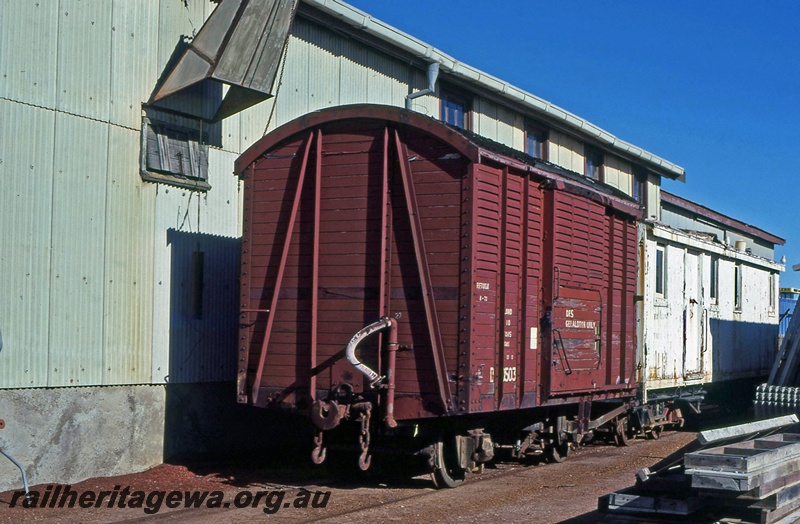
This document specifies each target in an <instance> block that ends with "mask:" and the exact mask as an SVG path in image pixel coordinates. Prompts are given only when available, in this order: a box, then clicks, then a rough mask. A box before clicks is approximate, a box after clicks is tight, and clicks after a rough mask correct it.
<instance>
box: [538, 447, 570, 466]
mask: <svg viewBox="0 0 800 524" xmlns="http://www.w3.org/2000/svg"><path fill="white" fill-rule="evenodd" d="M567 455H569V442H562V443H561V444H556V443H555V442H553V443H552V444H547V445H546V446H545V447H544V456H545V458H547V461H548V462H556V463H560V462H564V461H565V460H567Z"/></svg>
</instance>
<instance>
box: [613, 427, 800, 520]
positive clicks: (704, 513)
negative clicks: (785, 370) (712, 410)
mask: <svg viewBox="0 0 800 524" xmlns="http://www.w3.org/2000/svg"><path fill="white" fill-rule="evenodd" d="M797 422H798V418H797V417H796V416H794V415H792V416H788V417H779V418H776V419H772V420H769V421H758V422H755V423H751V424H743V425H741V426H732V427H730V428H722V429H720V430H714V431H711V432H702V433H700V434H698V438H697V440H696V441H694V442H692V443H690V444H689V445H688V446H686V447H685V448H684V449H683V450H680V451H679V452H677V453H676V454H674V455H672V456H671V457H668V458H667V459H665V460H664V461H662V462H661V463H659V464H658V465H656V466H654V469H655V472H651V471H650V470H649V469H647V468H645V469H644V470H642V471H640V472H639V473H638V474H637V480H638V482H637V484H636V485H635V486H632V487H630V488H626V489H624V490H621V491H617V492H614V493H610V494H608V495H605V496H603V497H600V500H599V503H598V509H599V510H600V511H601V512H602V513H605V514H606V516H605V519H604V520H603V521H602V522H604V523H619V524H621V523H625V524H633V523H639V524H641V523H662V522H690V523H691V522H697V523H700V522H703V523H707V522H738V523H758V524H777V523H780V524H788V523H789V522H795V521H800V434H796V433H785V432H782V433H776V434H771V435H770V434H769V433H772V432H775V431H783V430H785V429H787V428H789V427H791V426H792V425H796V424H797ZM770 428H771V429H770Z"/></svg>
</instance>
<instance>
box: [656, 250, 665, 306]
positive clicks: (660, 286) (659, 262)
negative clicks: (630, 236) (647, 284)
mask: <svg viewBox="0 0 800 524" xmlns="http://www.w3.org/2000/svg"><path fill="white" fill-rule="evenodd" d="M665 255H666V247H665V246H662V245H658V246H656V295H657V296H659V297H663V296H664V295H665V294H666V288H667V260H666V256H665Z"/></svg>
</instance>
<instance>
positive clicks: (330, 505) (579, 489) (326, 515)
mask: <svg viewBox="0 0 800 524" xmlns="http://www.w3.org/2000/svg"><path fill="white" fill-rule="evenodd" d="M694 437H695V433H692V432H667V433H665V434H664V436H663V437H662V438H661V439H659V440H655V441H654V440H642V439H636V440H633V441H631V442H630V445H629V446H628V447H621V448H620V447H615V446H609V445H599V444H598V445H588V446H584V447H582V448H580V449H578V450H575V451H574V452H573V453H571V455H570V457H569V458H568V459H567V460H566V461H565V462H564V463H561V464H541V465H529V466H523V465H520V464H514V463H501V464H499V465H497V466H495V467H491V468H486V470H485V471H484V473H483V474H480V475H471V476H470V477H469V479H468V481H467V482H466V483H464V484H463V485H462V486H461V487H459V488H457V489H452V490H436V489H434V488H433V484H432V482H431V481H430V479H429V477H427V476H422V477H416V478H414V479H407V480H401V481H387V480H381V479H378V480H371V479H352V478H351V479H341V478H340V479H335V478H333V477H330V476H327V474H326V473H325V471H324V470H319V469H310V468H306V467H284V468H274V467H273V468H265V467H256V466H254V465H252V464H247V463H239V464H233V465H225V466H222V467H216V468H211V467H207V466H206V467H191V468H189V467H186V466H178V465H166V464H165V465H162V466H158V467H156V468H153V469H151V470H149V471H145V472H142V473H137V474H133V475H124V476H119V477H108V478H96V479H89V480H87V481H84V482H82V483H80V484H75V485H73V486H72V490H74V491H76V492H77V493H78V494H81V493H83V492H88V491H91V492H94V493H98V492H101V491H107V492H109V493H108V494H107V495H106V496H105V498H104V499H103V501H102V502H101V504H100V506H101V507H90V508H80V507H74V508H71V509H70V508H49V507H48V508H35V509H34V508H22V507H19V503H21V499H19V498H18V499H17V502H18V504H17V507H10V504H11V502H12V500H13V498H14V494H13V492H6V493H0V523H6V522H8V523H12V522H14V523H16V522H47V523H56V522H86V523H100V522H142V523H146V522H156V521H158V522H159V524H160V523H161V522H169V523H194V522H208V521H211V522H257V521H264V520H268V521H269V522H276V523H283V522H330V523H342V522H366V521H369V522H393V521H397V522H406V521H412V520H418V521H419V520H424V521H427V522H475V521H479V520H487V519H489V520H491V521H507V522H522V521H527V522H536V523H547V522H568V523H570V524H581V523H589V522H597V519H598V518H599V517H598V515H597V514H596V513H595V511H594V510H595V509H596V507H597V498H598V497H599V496H600V495H603V494H606V493H609V492H611V491H614V490H617V489H621V488H624V487H626V486H630V485H631V484H633V482H634V474H635V472H636V471H638V470H639V469H641V468H643V467H646V466H649V465H651V464H653V463H655V462H657V461H658V460H660V459H661V458H663V457H665V456H667V455H669V454H671V453H672V452H673V451H675V450H677V449H679V448H681V447H683V446H684V445H685V444H686V443H688V442H690V441H692V440H693V439H694ZM324 477H327V478H324ZM126 488H129V489H128V491H127V492H126V491H125V489H126ZM32 489H34V490H36V491H38V492H39V493H40V502H41V501H42V500H44V496H45V494H46V493H47V492H48V487H47V486H34V487H32ZM53 489H55V488H50V492H51V493H52V491H53ZM62 490H63V488H62ZM137 491H140V492H143V494H144V495H145V498H144V500H143V501H142V503H141V505H140V507H138V508H131V507H127V508H119V507H117V505H118V502H119V500H120V499H122V497H123V493H124V496H125V497H126V499H125V500H126V502H133V501H134V500H135V499H136V496H137V495H136V493H135V492H137ZM157 491H163V492H164V495H163V496H162V499H161V504H160V507H159V508H158V510H159V511H157V512H155V513H153V512H152V509H155V507H156V506H157V502H158V497H159V495H158V494H156V495H151V493H153V492H157ZM171 491H178V492H186V491H209V492H216V493H212V494H211V495H209V498H208V499H206V501H205V502H204V504H203V506H207V505H211V506H214V505H215V504H217V503H218V504H217V505H218V506H220V507H201V508H196V509H185V508H183V505H182V504H180V505H179V507H176V508H168V507H167V506H168V502H169V498H168V496H169V495H168V493H169V492H171ZM257 492H263V494H262V495H261V499H260V500H258V501H257V504H255V507H253V503H252V502H251V504H250V505H248V507H244V508H241V507H240V508H237V507H236V506H237V505H241V504H242V503H244V502H247V500H248V497H249V496H250V495H252V496H253V497H257V496H258V495H257ZM309 492H311V493H309ZM317 492H319V493H320V495H318V499H317V502H318V503H321V502H323V500H324V496H323V493H324V492H329V493H330V495H329V498H328V499H327V504H326V507H324V508H319V507H318V508H314V507H312V504H311V503H312V502H313V501H314V494H315V493H317ZM173 496H174V497H178V495H177V494H176V495H173ZM112 497H114V503H113V507H111V508H109V507H108V505H109V504H108V501H109V500H110V499H111V498H112ZM146 497H154V498H151V499H149V501H150V504H148V499H147V498H146ZM49 498H55V497H52V495H49ZM174 500H176V499H174ZM304 504H305V506H306V507H303V505H304ZM77 505H78V504H76V506H77ZM87 505H90V504H87ZM148 506H149V507H150V508H151V511H150V513H147V512H146V511H145V509H147V508H148ZM273 510H274V512H273Z"/></svg>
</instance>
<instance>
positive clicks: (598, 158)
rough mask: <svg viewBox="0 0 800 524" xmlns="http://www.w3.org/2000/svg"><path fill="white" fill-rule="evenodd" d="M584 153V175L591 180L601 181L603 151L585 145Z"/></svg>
mask: <svg viewBox="0 0 800 524" xmlns="http://www.w3.org/2000/svg"><path fill="white" fill-rule="evenodd" d="M584 155H585V156H586V173H585V175H586V176H587V177H589V178H591V179H592V180H597V181H601V180H602V179H603V153H601V152H600V151H598V150H597V149H593V148H591V147H588V146H587V147H586V148H585V149H584Z"/></svg>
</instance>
